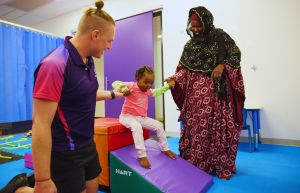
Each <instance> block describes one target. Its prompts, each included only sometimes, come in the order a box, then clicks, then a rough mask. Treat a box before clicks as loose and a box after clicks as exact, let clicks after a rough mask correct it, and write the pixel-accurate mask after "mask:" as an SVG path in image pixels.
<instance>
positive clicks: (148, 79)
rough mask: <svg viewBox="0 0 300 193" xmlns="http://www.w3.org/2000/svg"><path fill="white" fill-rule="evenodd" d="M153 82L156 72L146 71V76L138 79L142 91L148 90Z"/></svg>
mask: <svg viewBox="0 0 300 193" xmlns="http://www.w3.org/2000/svg"><path fill="white" fill-rule="evenodd" d="M153 82H154V74H153V73H147V72H145V73H144V76H142V77H141V78H140V79H139V80H138V81H137V85H138V87H139V88H140V89H141V91H143V92H146V91H147V90H149V89H150V88H151V87H152V85H153Z"/></svg>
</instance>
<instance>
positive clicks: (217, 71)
mask: <svg viewBox="0 0 300 193" xmlns="http://www.w3.org/2000/svg"><path fill="white" fill-rule="evenodd" d="M223 71H224V65H223V64H219V65H218V66H216V67H215V69H214V70H213V71H212V73H211V78H212V79H213V81H218V80H220V79H221V77H222V73H223Z"/></svg>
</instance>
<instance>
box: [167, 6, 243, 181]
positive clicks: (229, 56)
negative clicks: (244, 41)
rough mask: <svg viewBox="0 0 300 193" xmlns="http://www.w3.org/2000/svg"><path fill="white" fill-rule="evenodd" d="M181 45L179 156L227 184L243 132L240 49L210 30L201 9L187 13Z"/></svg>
mask: <svg viewBox="0 0 300 193" xmlns="http://www.w3.org/2000/svg"><path fill="white" fill-rule="evenodd" d="M187 33H188V35H190V37H191V39H190V40H189V41H188V42H187V43H186V45H185V47H184V50H183V53H182V56H181V58H180V61H179V65H178V66H177V69H176V73H175V75H173V76H172V77H170V78H168V79H167V80H168V81H169V80H170V79H173V80H174V81H175V82H176V84H175V87H174V88H173V89H172V95H173V98H174V101H175V103H176V104H177V106H178V108H179V109H180V112H181V115H180V120H181V121H182V131H181V138H180V141H179V150H180V156H181V157H183V158H184V159H186V160H187V161H189V162H190V163H192V164H194V165H195V166H197V167H199V168H200V169H202V170H204V171H206V172H208V173H215V174H216V175H217V176H218V177H219V178H223V179H230V177H231V174H232V173H235V172H236V167H235V160H236V153H237V146H238V140H239V134H240V131H241V128H242V108H243V105H244V100H245V96H244V84H243V77H242V74H241V68H240V56H241V53H240V50H239V48H238V47H237V46H236V44H235V42H234V40H232V39H231V38H230V36H229V35H228V34H226V33H225V32H224V31H223V30H222V29H217V28H215V27H214V25H213V15H212V14H211V13H210V12H209V11H208V10H207V9H206V8H205V7H196V8H192V9H190V11H189V18H188V27H187Z"/></svg>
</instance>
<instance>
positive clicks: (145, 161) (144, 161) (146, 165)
mask: <svg viewBox="0 0 300 193" xmlns="http://www.w3.org/2000/svg"><path fill="white" fill-rule="evenodd" d="M138 161H139V162H140V164H141V166H142V167H143V168H146V169H151V164H150V162H149V161H148V159H147V157H140V158H138Z"/></svg>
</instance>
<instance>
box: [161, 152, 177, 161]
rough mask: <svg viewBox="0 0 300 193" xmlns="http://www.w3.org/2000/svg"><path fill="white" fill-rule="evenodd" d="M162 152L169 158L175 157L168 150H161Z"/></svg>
mask: <svg viewBox="0 0 300 193" xmlns="http://www.w3.org/2000/svg"><path fill="white" fill-rule="evenodd" d="M162 152H163V153H164V154H166V155H167V156H169V157H170V158H171V159H176V155H175V154H174V153H173V152H171V151H170V150H167V151H162Z"/></svg>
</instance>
